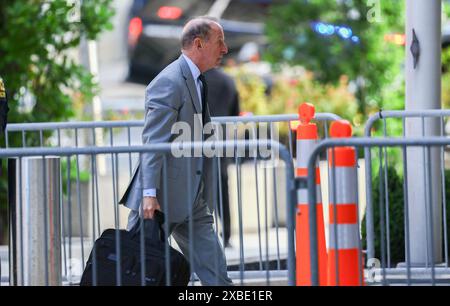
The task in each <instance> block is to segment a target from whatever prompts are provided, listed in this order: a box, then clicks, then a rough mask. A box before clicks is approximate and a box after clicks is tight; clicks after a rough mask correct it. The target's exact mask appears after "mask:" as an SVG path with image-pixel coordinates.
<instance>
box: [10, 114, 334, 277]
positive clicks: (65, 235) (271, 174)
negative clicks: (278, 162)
mask: <svg viewBox="0 0 450 306" xmlns="http://www.w3.org/2000/svg"><path fill="white" fill-rule="evenodd" d="M298 119H299V118H298V114H288V115H270V116H245V117H213V118H212V122H213V124H215V125H216V126H218V125H221V126H223V127H224V130H225V131H228V135H227V137H228V138H225V137H224V139H231V140H232V141H235V140H239V139H253V140H256V139H260V140H261V139H268V140H275V141H280V142H281V143H283V144H285V146H286V147H288V148H289V153H290V156H291V158H293V157H294V155H295V149H296V146H295V145H293V144H295V137H294V136H293V131H292V129H291V128H290V126H291V124H292V123H294V122H295V121H297V120H298ZM314 119H315V121H317V122H318V123H321V124H319V133H320V134H321V135H323V137H327V136H328V134H327V133H328V123H329V122H330V121H333V120H337V119H340V118H339V116H336V115H334V114H329V113H318V114H316V115H315V118H314ZM143 124H144V121H138V120H137V121H110V122H61V123H30V124H10V125H8V129H7V133H6V143H7V146H8V147H11V148H12V147H14V146H19V147H22V148H23V147H26V148H28V147H47V146H50V147H61V148H65V147H75V148H83V147H86V146H89V144H90V143H92V144H93V145H100V144H99V143H97V141H96V140H97V138H98V133H99V131H103V132H104V133H106V135H105V136H104V139H107V140H108V141H107V142H105V145H106V146H109V147H117V146H132V145H140V144H141V142H142V140H141V131H142V126H143ZM280 129H282V130H283V131H284V132H287V133H285V134H284V135H285V136H284V137H281V138H282V139H280V137H279V136H278V135H279V130H280ZM224 134H225V133H224ZM13 137H16V138H19V140H18V141H17V140H16V142H14V143H13V141H12V139H13ZM45 139H48V140H47V141H45ZM236 153H237V152H236ZM244 154H245V152H244ZM137 160H138V154H137V153H132V152H129V153H128V154H121V155H116V154H113V153H111V154H104V155H101V156H98V157H97V160H96V168H95V169H94V170H95V171H94V172H93V173H92V175H91V178H92V180H90V181H88V180H87V179H86V178H85V177H86V176H87V174H88V173H89V172H90V170H91V169H90V164H91V162H92V161H90V156H86V155H74V156H72V158H71V159H68V158H64V159H63V165H62V169H63V171H64V173H63V176H62V180H65V181H66V183H65V184H63V183H61V192H60V193H61V195H62V199H61V202H62V203H63V204H62V207H61V213H62V216H63V219H62V231H63V232H62V240H63V252H64V253H67V254H66V256H65V257H64V258H67V256H68V258H71V257H70V256H69V254H70V253H71V252H72V251H71V249H70V246H71V245H72V240H74V241H77V240H78V239H82V238H79V237H85V236H87V235H91V234H92V233H90V232H91V231H90V228H89V227H90V224H88V223H87V222H85V221H84V220H86V219H89V218H90V215H94V214H95V215H96V218H95V223H96V234H97V235H98V234H99V233H100V228H105V227H106V226H112V225H116V224H119V225H120V224H122V223H124V222H126V220H123V217H122V218H116V216H113V214H112V213H110V212H108V205H109V203H112V202H114V203H115V202H117V201H118V198H119V197H120V195H121V191H123V187H124V184H126V183H127V182H128V178H129V176H131V175H132V170H133V168H134V165H136V162H137ZM266 160H267V157H264V156H253V157H252V158H242V157H240V156H239V154H235V155H234V158H228V160H224V159H218V160H217V163H216V164H217V172H218V176H219V177H222V176H224V171H226V173H227V174H228V178H229V179H228V182H229V186H230V192H229V201H230V214H231V216H230V219H231V221H230V223H231V225H230V227H231V231H232V233H231V236H232V239H231V247H230V248H228V247H227V248H226V251H227V252H234V253H236V254H235V255H233V258H234V259H233V260H232V261H231V262H229V265H230V269H232V270H233V271H239V270H243V267H251V268H252V269H253V272H252V273H253V274H254V275H257V274H258V271H263V270H265V267H264V265H265V264H264V263H265V262H268V265H270V266H271V267H275V268H276V269H277V270H285V268H286V254H283V253H282V252H280V248H282V247H283V246H282V245H283V243H284V241H285V239H284V237H285V235H286V232H285V230H284V228H285V226H286V223H287V215H286V213H285V208H284V207H283V206H282V205H284V204H280V203H284V202H285V199H284V197H285V196H284V194H283V193H282V192H279V190H280V188H281V189H282V188H283V185H284V184H287V182H285V181H284V172H285V171H286V170H285V168H284V167H272V168H267V167H266V166H265V163H266ZM69 164H70V165H71V167H68V166H67V165H69ZM225 177H226V176H225ZM91 184H94V186H95V189H92V190H101V189H104V188H108V189H110V190H111V192H108V193H100V194H98V193H96V194H94V195H93V196H91V195H89V192H88V190H89V187H90V185H91ZM218 184H219V185H218V189H217V192H218V193H219V194H220V195H219V209H218V212H220V213H219V214H218V215H217V216H216V218H217V220H219V222H218V223H217V224H218V225H219V226H220V227H219V228H218V229H217V230H218V231H219V232H224V229H223V228H224V223H225V222H226V220H224V218H223V216H224V210H226V206H224V203H223V198H224V193H225V192H226V188H224V185H223V181H222V180H219V183H218ZM65 186H66V187H65ZM67 186H70V188H68V189H66V190H65V191H64V192H63V190H62V189H63V188H67ZM243 190H245V192H244V191H243ZM91 200H92V201H93V203H94V204H92V205H88V203H89V201H91ZM252 212H256V213H252ZM122 215H123V213H122ZM243 215H244V216H245V217H244V218H246V220H245V221H246V222H244V221H243V220H242V216H243ZM108 220H114V222H113V223H111V222H108ZM217 224H216V225H217ZM269 229H270V230H269ZM244 232H252V233H253V239H249V240H248V241H247V242H244V240H243V239H241V237H243V234H244ZM269 232H270V234H268V235H266V236H264V234H263V233H269ZM264 240H265V241H264ZM269 240H270V241H276V244H277V246H276V248H274V250H269V249H264V248H263V245H264V242H265V245H268V241H269ZM246 243H247V244H249V243H252V244H254V245H255V247H254V250H252V251H249V252H244V251H243V250H244V244H246ZM81 252H82V254H83V255H86V250H85V248H84V247H83V246H82V247H81ZM68 265H69V266H70V263H67V262H64V267H65V268H66V266H68ZM233 273H234V272H233Z"/></svg>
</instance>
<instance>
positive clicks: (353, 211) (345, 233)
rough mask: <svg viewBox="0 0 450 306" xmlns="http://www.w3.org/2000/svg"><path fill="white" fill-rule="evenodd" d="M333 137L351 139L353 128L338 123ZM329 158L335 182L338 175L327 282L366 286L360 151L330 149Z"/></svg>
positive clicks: (331, 213) (331, 214)
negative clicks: (360, 209)
mask: <svg viewBox="0 0 450 306" xmlns="http://www.w3.org/2000/svg"><path fill="white" fill-rule="evenodd" d="M330 135H331V137H332V138H345V137H351V135H352V126H351V125H350V123H349V122H348V121H346V120H339V121H334V122H333V123H332V124H331V127H330ZM328 156H329V165H330V168H331V170H330V173H329V175H330V176H331V178H332V179H333V173H334V182H332V184H333V183H334V184H335V187H333V185H331V186H330V187H329V190H330V205H329V217H330V223H329V243H328V281H327V283H328V285H329V286H359V285H364V277H363V269H362V266H363V258H362V253H361V249H360V242H359V239H360V238H359V222H358V206H357V198H356V197H357V190H356V186H357V179H358V176H357V170H356V152H355V149H354V148H353V147H336V148H333V149H329V153H328ZM333 168H334V169H333ZM334 190H335V191H336V194H334ZM333 202H334V203H333Z"/></svg>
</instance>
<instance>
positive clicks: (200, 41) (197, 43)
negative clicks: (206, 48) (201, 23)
mask: <svg viewBox="0 0 450 306" xmlns="http://www.w3.org/2000/svg"><path fill="white" fill-rule="evenodd" d="M194 44H195V47H196V48H197V49H201V48H203V44H202V40H201V39H200V38H196V39H195V40H194Z"/></svg>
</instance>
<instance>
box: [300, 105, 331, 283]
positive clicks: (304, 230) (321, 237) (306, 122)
mask: <svg viewBox="0 0 450 306" xmlns="http://www.w3.org/2000/svg"><path fill="white" fill-rule="evenodd" d="M298 113H299V117H300V124H299V125H298V126H297V169H296V174H297V176H299V177H306V176H308V160H309V157H310V156H311V153H312V151H313V150H314V148H315V147H316V145H317V141H318V140H317V139H318V136H317V125H316V124H315V123H311V122H310V121H311V119H312V118H313V117H314V114H315V109H314V105H312V104H309V103H303V104H302V105H300V107H299V109H298ZM316 199H317V201H316V212H317V214H316V216H317V245H318V256H319V258H318V262H319V285H321V286H325V285H326V282H327V249H326V244H325V225H324V220H323V207H322V197H321V191H320V171H319V167H318V165H316ZM308 211H309V210H308V193H307V191H306V189H299V190H297V214H296V279H297V286H310V285H311V258H310V239H311V237H310V234H309V219H308V218H309V212H308Z"/></svg>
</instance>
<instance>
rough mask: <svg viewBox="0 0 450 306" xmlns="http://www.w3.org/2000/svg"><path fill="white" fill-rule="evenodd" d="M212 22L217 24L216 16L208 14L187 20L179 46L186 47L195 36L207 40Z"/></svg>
mask: <svg viewBox="0 0 450 306" xmlns="http://www.w3.org/2000/svg"><path fill="white" fill-rule="evenodd" d="M213 23H215V24H219V23H218V21H217V19H216V18H214V17H209V16H201V17H195V18H193V19H191V20H189V21H188V22H187V23H186V25H185V27H184V29H183V33H182V34H181V48H182V49H183V50H186V49H188V48H189V47H190V46H192V43H193V42H194V40H195V39H196V38H197V37H198V38H201V39H203V40H205V41H208V40H209V34H210V33H209V32H210V31H211V25H212V24H213Z"/></svg>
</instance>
